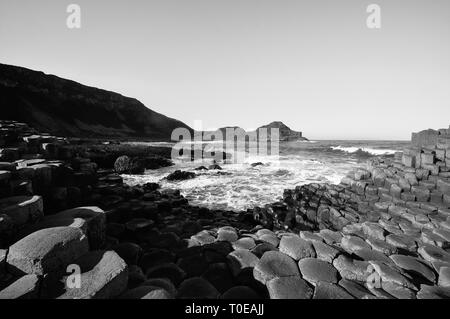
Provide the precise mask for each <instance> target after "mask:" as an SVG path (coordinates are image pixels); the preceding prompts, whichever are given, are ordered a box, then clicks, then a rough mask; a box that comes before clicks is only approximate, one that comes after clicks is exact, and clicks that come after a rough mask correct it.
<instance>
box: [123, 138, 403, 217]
mask: <svg viewBox="0 0 450 319" xmlns="http://www.w3.org/2000/svg"><path fill="white" fill-rule="evenodd" d="M409 143H410V142H409V141H349V140H346V141H324V140H321V141H290V142H280V144H279V156H273V155H265V156H259V155H253V154H254V153H253V154H251V152H250V153H248V154H247V156H246V157H245V159H244V160H243V161H242V162H240V163H232V162H231V163H230V162H228V163H227V162H226V161H225V162H218V164H219V165H220V167H221V168H222V170H208V171H196V170H195V168H197V167H199V166H201V165H204V166H208V165H209V164H212V162H213V160H208V161H209V162H206V163H205V162H200V161H191V160H188V159H186V158H176V159H175V160H174V163H175V165H174V166H171V167H164V168H160V169H156V170H147V171H146V172H145V174H143V175H122V176H123V178H124V182H125V183H127V184H129V185H137V184H143V183H147V182H154V183H159V184H160V185H161V187H162V188H163V189H167V188H172V189H179V190H180V191H181V193H182V195H183V196H185V197H186V198H187V199H188V200H189V203H190V204H191V205H197V206H204V207H208V208H211V209H224V210H232V211H241V210H246V209H248V208H253V207H255V206H260V207H261V206H264V205H265V204H269V203H273V202H276V201H278V200H280V199H281V197H282V194H283V191H284V189H293V188H295V187H296V186H299V185H304V184H309V183H331V184H339V182H340V181H341V179H342V178H343V177H344V176H345V175H346V174H347V173H348V172H349V171H350V170H352V169H354V168H356V167H364V166H365V163H366V162H367V160H368V159H369V158H371V157H374V156H387V157H393V156H394V154H395V153H396V152H401V151H402V150H403V149H404V148H405V147H407V146H408V145H409ZM140 144H142V142H141V143H140ZM144 144H147V145H149V146H164V147H173V145H174V144H173V143H144ZM216 150H217V149H216ZM255 163H258V165H252V164H255ZM175 170H183V171H192V172H196V174H197V176H196V177H195V178H193V179H189V180H183V181H168V180H166V179H165V177H166V176H167V175H169V174H170V173H172V172H174V171H175Z"/></svg>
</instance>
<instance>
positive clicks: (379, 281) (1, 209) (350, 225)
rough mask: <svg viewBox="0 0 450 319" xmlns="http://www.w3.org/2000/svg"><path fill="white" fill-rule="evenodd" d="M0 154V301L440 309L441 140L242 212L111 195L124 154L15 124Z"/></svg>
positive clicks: (445, 196)
mask: <svg viewBox="0 0 450 319" xmlns="http://www.w3.org/2000/svg"><path fill="white" fill-rule="evenodd" d="M72 143H73V142H72ZM0 149H1V151H0V299H15V298H61V299H64V298H122V299H138V298H145V299H172V298H188V299H197V298H201V299H203V298H213V299H215V298H223V299H253V298H273V299H277V298H283V299H284V298H293V299H309V298H315V299H328V298H333V299H335V298H340V299H353V298H358V299H360V298H361V299H367V298H389V299H390V298H399V299H404V298H449V297H450V250H449V249H450V244H449V243H450V209H449V208H450V130H447V129H444V130H439V131H433V130H429V131H424V132H420V133H418V134H414V135H413V139H412V143H411V148H410V149H407V150H405V152H404V153H403V154H398V156H396V158H395V159H382V158H375V159H371V160H370V161H369V162H368V164H367V167H366V169H357V170H355V171H353V172H349V174H348V176H347V177H346V178H344V179H343V180H342V182H341V184H340V185H328V184H309V185H302V186H298V187H296V188H295V189H293V190H286V191H285V192H284V196H283V200H282V201H280V202H277V203H273V204H270V205H266V206H264V207H256V208H254V209H250V210H247V211H245V212H231V211H223V210H210V209H206V208H201V207H195V206H191V205H189V203H188V201H187V200H186V199H185V198H183V196H181V195H180V192H179V191H177V190H161V189H160V188H159V185H157V184H153V183H148V184H145V185H140V186H134V187H130V186H128V185H125V184H124V183H123V181H122V178H121V176H120V175H119V174H117V173H116V172H115V170H114V169H113V167H111V165H110V164H111V162H112V159H114V161H115V159H116V156H119V155H127V154H124V153H120V151H118V153H114V155H113V156H112V155H111V156H110V155H108V154H111V151H108V150H102V152H100V153H101V154H103V157H104V158H108V161H105V162H101V160H99V159H100V158H102V156H97V157H95V156H92V154H93V152H92V151H91V152H89V151H88V150H87V149H86V147H85V146H83V145H78V146H77V147H74V145H72V144H71V141H69V140H67V139H65V138H59V137H53V136H49V135H44V134H38V132H36V131H34V130H33V129H31V128H29V127H28V126H27V125H26V124H23V123H17V122H13V121H0ZM74 150H75V151H74ZM119 153H120V154H119ZM97 154H98V152H97ZM128 155H130V156H131V157H133V156H134V155H132V154H128ZM158 156H159V155H158ZM160 160H161V159H160ZM161 161H163V160H161ZM106 162H108V163H109V164H107V165H106V164H105V163H106ZM108 165H109V167H108ZM77 267H78V268H77ZM77 269H79V270H80V273H79V274H80V277H79V279H80V285H79V286H77V285H72V284H74V283H75V284H76V278H77V277H73V275H74V274H77ZM74 271H75V272H74ZM74 278H75V280H74V281H73V279H74Z"/></svg>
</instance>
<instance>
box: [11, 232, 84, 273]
mask: <svg viewBox="0 0 450 319" xmlns="http://www.w3.org/2000/svg"><path fill="white" fill-rule="evenodd" d="M88 250H89V244H88V240H87V237H86V236H85V235H84V234H83V232H82V231H81V230H79V229H76V228H72V227H54V228H47V229H42V230H39V231H37V232H35V233H32V234H30V235H28V236H27V237H25V238H23V239H21V240H20V241H18V242H17V243H15V244H14V245H12V246H11V247H10V248H9V252H8V257H7V263H8V269H9V271H11V272H14V273H26V274H37V275H43V274H46V273H49V272H54V271H59V270H61V269H63V268H64V267H66V266H67V265H68V264H70V263H72V262H73V261H74V260H75V259H77V258H79V257H80V256H82V255H84V254H85V253H87V252H88Z"/></svg>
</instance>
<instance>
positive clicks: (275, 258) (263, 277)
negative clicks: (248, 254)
mask: <svg viewBox="0 0 450 319" xmlns="http://www.w3.org/2000/svg"><path fill="white" fill-rule="evenodd" d="M253 276H254V278H255V279H256V280H258V281H259V282H261V283H263V284H266V283H267V282H268V281H270V280H272V279H274V278H280V277H291V276H300V271H299V270H298V267H297V264H296V263H295V261H294V260H293V259H292V258H291V257H289V256H288V255H285V254H283V253H281V252H278V251H268V252H266V253H264V255H263V256H262V258H261V259H260V260H259V261H258V263H257V264H256V265H255V268H254V269H253Z"/></svg>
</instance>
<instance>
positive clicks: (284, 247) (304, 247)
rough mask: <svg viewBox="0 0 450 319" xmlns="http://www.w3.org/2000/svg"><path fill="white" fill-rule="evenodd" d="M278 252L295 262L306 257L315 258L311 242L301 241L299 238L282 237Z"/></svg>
mask: <svg viewBox="0 0 450 319" xmlns="http://www.w3.org/2000/svg"><path fill="white" fill-rule="evenodd" d="M279 249H280V252H282V253H284V254H286V255H288V256H290V257H291V258H293V259H295V260H300V259H302V258H307V257H316V252H315V250H314V247H313V245H312V244H311V242H309V241H306V240H304V239H301V238H300V237H299V236H296V235H295V236H291V235H289V236H283V237H282V238H281V241H280V245H279Z"/></svg>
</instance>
